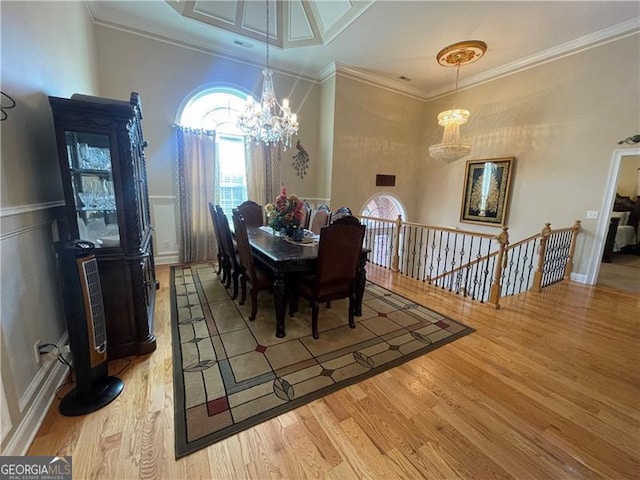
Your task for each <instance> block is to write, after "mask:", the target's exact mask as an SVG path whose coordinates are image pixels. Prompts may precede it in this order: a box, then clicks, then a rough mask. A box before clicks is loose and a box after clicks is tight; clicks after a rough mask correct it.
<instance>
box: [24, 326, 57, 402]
mask: <svg viewBox="0 0 640 480" xmlns="http://www.w3.org/2000/svg"><path fill="white" fill-rule="evenodd" d="M67 343H69V333H68V332H66V331H65V332H64V333H63V334H62V337H60V340H58V342H57V343H56V345H57V346H58V351H60V350H61V349H62V347H63V346H65V345H66V344H67ZM51 370H52V368H51V365H50V364H47V363H42V364H41V366H40V369H39V370H38V373H36V376H35V377H33V380H31V383H30V384H29V386H28V387H27V389H26V390H25V392H24V393H23V394H22V396H21V397H20V399H19V400H18V407H19V408H20V413H22V412H23V411H24V408H25V407H26V406H27V405H28V404H29V402H31V399H32V398H33V396H34V395H35V394H36V393H37V392H38V390H40V388H42V384H43V383H44V379H45V377H46V376H47V375H50V374H51Z"/></svg>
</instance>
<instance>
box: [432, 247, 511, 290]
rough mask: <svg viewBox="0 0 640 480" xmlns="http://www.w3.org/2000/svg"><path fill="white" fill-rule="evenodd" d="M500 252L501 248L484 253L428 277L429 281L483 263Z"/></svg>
mask: <svg viewBox="0 0 640 480" xmlns="http://www.w3.org/2000/svg"><path fill="white" fill-rule="evenodd" d="M494 238H495V237H494ZM498 253H500V250H496V251H495V252H491V253H489V254H488V255H484V256H482V257H480V258H476V259H475V260H473V261H471V262H467V263H465V264H464V265H458V266H457V267H456V268H452V269H451V270H449V271H448V272H442V273H441V274H440V275H436V276H435V277H433V278H432V277H427V280H428V281H429V283H431V282H435V281H438V280H440V279H441V278H444V277H447V276H449V275H451V274H452V273H456V272H459V271H460V270H464V269H465V268H468V267H473V266H474V265H477V264H478V263H482V262H484V261H485V260H488V259H490V258H491V257H495V256H496V255H498Z"/></svg>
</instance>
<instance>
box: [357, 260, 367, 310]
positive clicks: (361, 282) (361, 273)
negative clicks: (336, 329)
mask: <svg viewBox="0 0 640 480" xmlns="http://www.w3.org/2000/svg"><path fill="white" fill-rule="evenodd" d="M366 263H367V256H366V255H362V256H361V257H360V264H359V266H358V275H357V276H356V285H355V287H356V305H355V307H356V308H355V312H354V315H355V316H356V317H361V316H362V297H364V287H365V285H366V283H367V270H366V269H365V268H364V267H365V264H366Z"/></svg>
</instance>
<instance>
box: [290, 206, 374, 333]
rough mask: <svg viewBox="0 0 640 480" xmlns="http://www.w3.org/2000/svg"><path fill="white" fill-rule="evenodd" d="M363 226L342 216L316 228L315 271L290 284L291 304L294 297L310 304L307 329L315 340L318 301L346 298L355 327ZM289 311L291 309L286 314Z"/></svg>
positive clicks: (293, 302)
mask: <svg viewBox="0 0 640 480" xmlns="http://www.w3.org/2000/svg"><path fill="white" fill-rule="evenodd" d="M364 232H365V226H364V225H362V224H361V223H360V222H359V221H358V219H357V218H355V217H353V216H350V215H349V216H345V217H342V218H340V219H338V220H336V221H335V222H334V223H332V224H331V225H329V226H328V227H324V228H323V229H322V230H320V244H319V245H318V260H317V270H316V274H315V275H309V276H306V275H305V276H302V277H300V278H299V279H297V281H296V282H292V283H293V285H292V286H293V295H294V300H293V301H292V303H291V305H292V306H293V305H295V303H296V300H297V297H298V296H301V297H303V298H306V299H307V300H309V302H310V304H311V332H312V334H313V338H315V339H318V338H319V335H318V311H319V309H320V304H321V303H324V302H329V301H331V300H337V299H340V298H349V326H350V327H351V328H356V324H355V320H354V318H353V317H354V314H355V307H356V291H355V282H356V277H357V275H358V267H359V264H360V258H361V255H362V242H363V240H364ZM292 314H293V311H292V312H291V313H290V315H292Z"/></svg>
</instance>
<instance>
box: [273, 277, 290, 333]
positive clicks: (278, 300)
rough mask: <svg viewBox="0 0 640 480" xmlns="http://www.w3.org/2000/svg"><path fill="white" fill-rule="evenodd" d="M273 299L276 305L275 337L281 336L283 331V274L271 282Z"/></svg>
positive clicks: (285, 284) (284, 307) (284, 306)
mask: <svg viewBox="0 0 640 480" xmlns="http://www.w3.org/2000/svg"><path fill="white" fill-rule="evenodd" d="M273 301H274V304H275V307H276V337H278V338H282V337H284V336H285V332H284V316H285V313H286V310H287V283H286V282H285V279H284V276H283V275H278V276H276V279H275V281H274V282H273Z"/></svg>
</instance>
